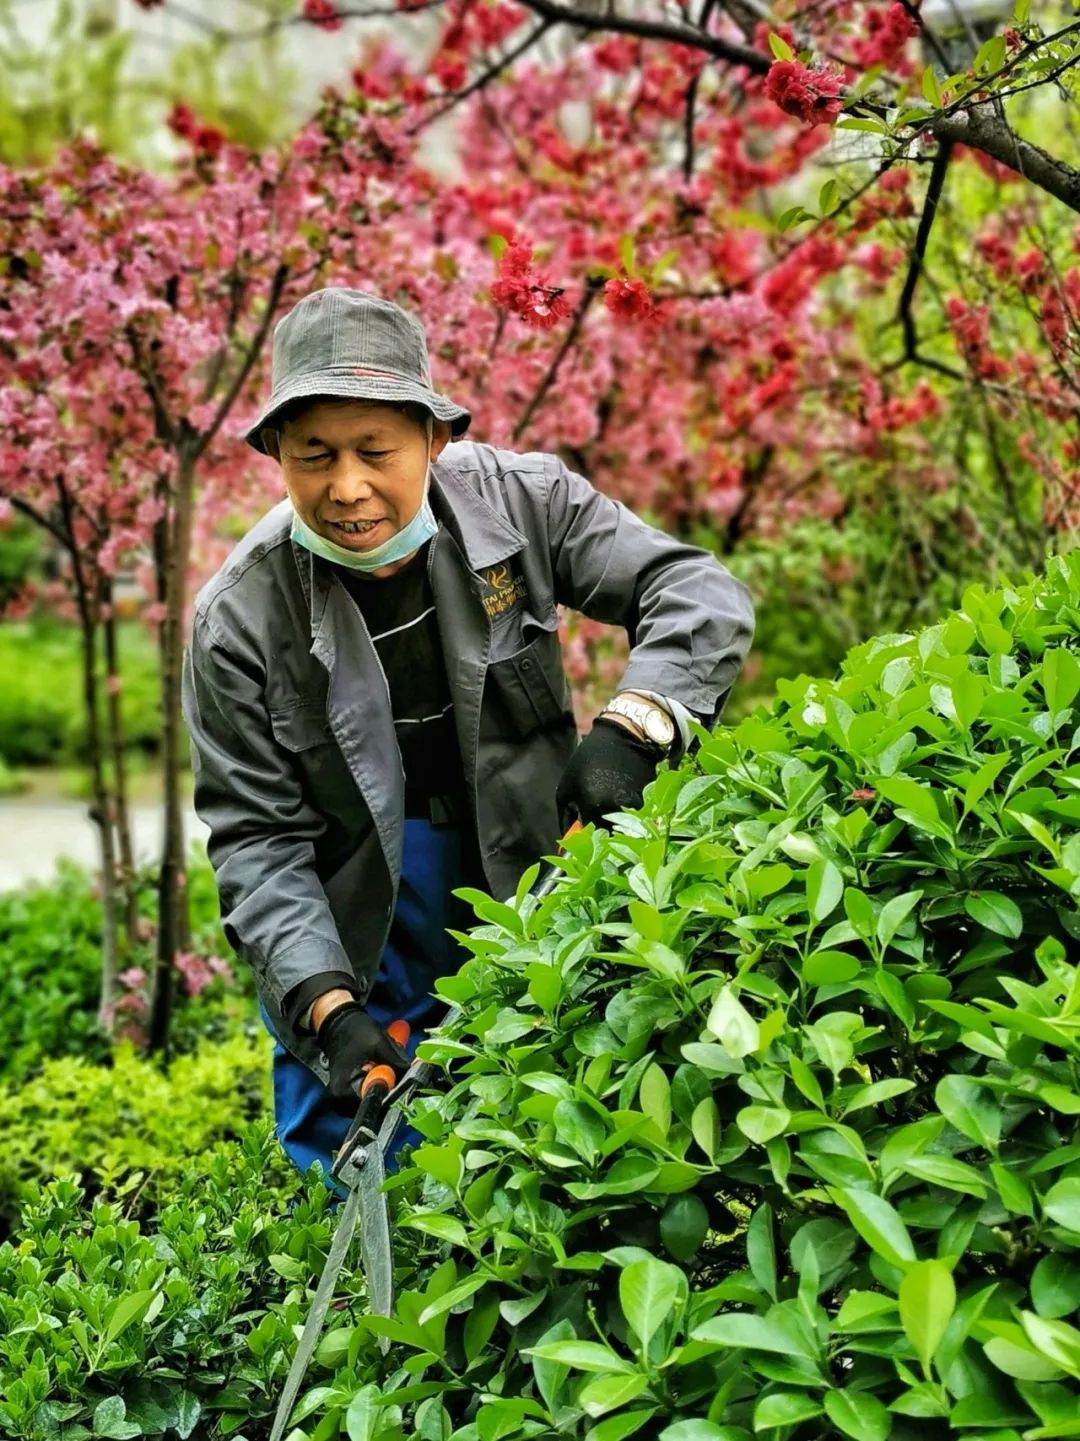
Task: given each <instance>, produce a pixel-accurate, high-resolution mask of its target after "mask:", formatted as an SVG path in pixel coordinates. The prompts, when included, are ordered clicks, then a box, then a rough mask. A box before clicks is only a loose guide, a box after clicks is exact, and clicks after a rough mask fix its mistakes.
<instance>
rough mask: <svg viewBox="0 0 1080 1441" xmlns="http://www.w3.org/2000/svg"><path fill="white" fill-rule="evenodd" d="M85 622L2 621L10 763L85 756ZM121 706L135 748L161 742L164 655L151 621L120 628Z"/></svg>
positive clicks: (153, 747)
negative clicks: (160, 677) (161, 663)
mask: <svg viewBox="0 0 1080 1441" xmlns="http://www.w3.org/2000/svg"><path fill="white" fill-rule="evenodd" d="M80 656H81V653H80V640H79V632H78V628H77V627H76V626H73V625H62V624H60V623H58V622H56V621H51V620H45V619H37V620H33V621H20V622H18V623H13V622H7V623H5V624H4V625H3V626H2V627H0V675H2V676H3V677H4V684H3V685H2V686H0V755H2V756H3V757H4V759H5V760H6V761H7V762H8V764H9V765H28V766H35V765H71V764H74V763H76V762H79V761H83V760H85V759H86V718H85V714H84V711H83V704H82V669H81V667H82V661H81V658H80ZM120 672H121V676H122V678H123V690H122V692H121V706H120V708H121V713H122V715H123V721H124V732H125V739H126V742H127V744H128V746H129V747H130V748H131V749H132V750H141V751H145V752H147V753H151V754H156V753H157V751H158V749H159V748H160V744H161V714H160V687H159V684H158V660H157V651H156V648H155V645H154V640H153V637H152V636H151V635H150V633H149V632H148V631H147V629H146V627H145V626H143V625H140V624H138V623H136V622H129V623H126V624H124V625H122V626H121V628H120Z"/></svg>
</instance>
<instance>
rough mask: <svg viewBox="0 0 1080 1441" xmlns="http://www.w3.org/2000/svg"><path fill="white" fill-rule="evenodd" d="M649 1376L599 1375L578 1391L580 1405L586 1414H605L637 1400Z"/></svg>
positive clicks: (647, 1382)
mask: <svg viewBox="0 0 1080 1441" xmlns="http://www.w3.org/2000/svg"><path fill="white" fill-rule="evenodd" d="M648 1384H649V1378H648V1377H647V1376H643V1375H640V1374H639V1375H634V1376H622V1375H619V1376H598V1377H597V1378H596V1380H595V1381H590V1382H588V1383H587V1385H585V1386H583V1387H582V1388H581V1390H580V1391H579V1392H578V1405H579V1406H580V1407H581V1409H582V1410H583V1411H584V1412H585V1414H586V1416H604V1415H606V1414H607V1412H608V1411H614V1410H615V1409H616V1407H618V1406H626V1405H628V1404H629V1402H631V1401H635V1400H637V1398H638V1397H639V1396H640V1395H641V1393H642V1392H643V1391H644V1390H646V1388H647V1387H648Z"/></svg>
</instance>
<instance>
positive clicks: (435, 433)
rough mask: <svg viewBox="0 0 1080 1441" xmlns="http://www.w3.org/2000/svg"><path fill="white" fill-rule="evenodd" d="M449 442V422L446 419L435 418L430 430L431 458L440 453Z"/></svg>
mask: <svg viewBox="0 0 1080 1441" xmlns="http://www.w3.org/2000/svg"><path fill="white" fill-rule="evenodd" d="M449 442H450V423H449V421H446V420H437V421H436V422H435V425H434V428H433V430H432V432H431V458H432V460H434V459H435V458H436V456H439V455H441V454H442V452H443V450H444V449H445V447H446V446H447V445H448V444H449Z"/></svg>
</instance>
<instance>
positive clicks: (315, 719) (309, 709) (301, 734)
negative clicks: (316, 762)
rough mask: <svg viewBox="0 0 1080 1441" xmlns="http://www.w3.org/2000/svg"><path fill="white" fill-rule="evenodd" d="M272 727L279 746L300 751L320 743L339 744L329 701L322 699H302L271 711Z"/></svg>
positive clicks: (311, 748)
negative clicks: (330, 718)
mask: <svg viewBox="0 0 1080 1441" xmlns="http://www.w3.org/2000/svg"><path fill="white" fill-rule="evenodd" d="M270 729H271V730H272V731H273V733H274V739H275V740H276V741H277V743H278V745H279V746H284V748H285V749H286V750H287V751H293V752H294V753H296V754H299V753H300V752H302V751H310V750H314V748H315V747H316V746H322V745H336V744H337V742H336V741H335V739H334V733H333V731H332V730H331V729H330V722H329V721H328V720H327V718H326V705H325V703H324V702H323V701H321V700H316V699H312V700H301V701H298V702H297V703H296V704H295V705H291V706H287V707H285V708H283V709H280V710H272V711H271V712H270Z"/></svg>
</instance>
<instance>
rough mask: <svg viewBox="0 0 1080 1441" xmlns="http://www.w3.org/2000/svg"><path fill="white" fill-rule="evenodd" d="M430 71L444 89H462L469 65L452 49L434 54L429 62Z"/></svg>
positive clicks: (467, 75) (466, 78)
mask: <svg viewBox="0 0 1080 1441" xmlns="http://www.w3.org/2000/svg"><path fill="white" fill-rule="evenodd" d="M431 73H432V74H433V75H434V76H435V79H436V80H437V81H438V82H439V84H440V85H441V86H442V88H443V89H444V90H447V91H455V92H456V91H458V90H464V88H465V82H466V81H467V80H468V78H469V67H468V65H466V63H465V61H464V60H463V59H462V58H461V56H460V55H455V54H454V53H453V51H447V52H446V53H445V54H440V55H436V57H435V59H434V60H433V61H432V62H431Z"/></svg>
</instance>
